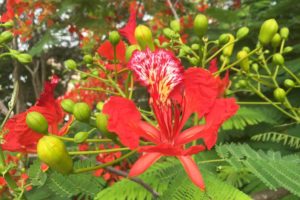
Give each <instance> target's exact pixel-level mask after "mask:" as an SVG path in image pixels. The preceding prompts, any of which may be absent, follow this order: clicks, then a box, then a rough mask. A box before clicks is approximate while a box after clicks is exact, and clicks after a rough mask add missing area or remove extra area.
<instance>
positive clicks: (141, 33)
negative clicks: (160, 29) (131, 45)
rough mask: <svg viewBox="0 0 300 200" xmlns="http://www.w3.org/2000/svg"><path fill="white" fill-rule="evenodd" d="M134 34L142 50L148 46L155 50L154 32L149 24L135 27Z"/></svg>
mask: <svg viewBox="0 0 300 200" xmlns="http://www.w3.org/2000/svg"><path fill="white" fill-rule="evenodd" d="M134 36H135V39H136V41H137V42H138V44H139V46H140V47H141V49H142V50H144V49H146V47H148V48H149V49H151V50H152V51H153V50H154V43H153V39H152V33H151V30H150V29H149V28H148V27H147V26H144V25H138V26H137V27H136V28H135V31H134Z"/></svg>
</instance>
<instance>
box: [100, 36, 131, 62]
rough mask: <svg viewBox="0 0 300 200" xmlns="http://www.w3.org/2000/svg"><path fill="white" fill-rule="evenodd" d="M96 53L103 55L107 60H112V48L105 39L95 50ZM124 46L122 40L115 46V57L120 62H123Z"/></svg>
mask: <svg viewBox="0 0 300 200" xmlns="http://www.w3.org/2000/svg"><path fill="white" fill-rule="evenodd" d="M97 52H98V54H99V55H100V56H102V57H105V58H106V59H107V60H110V61H113V60H114V48H113V45H112V44H111V43H110V42H109V41H108V40H106V41H105V42H104V43H103V44H102V45H101V46H100V47H99V48H98V50H97ZM125 52H126V46H125V43H124V42H123V41H120V42H119V43H118V44H117V46H116V58H117V60H119V61H121V62H125Z"/></svg>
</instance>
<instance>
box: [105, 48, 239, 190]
mask: <svg viewBox="0 0 300 200" xmlns="http://www.w3.org/2000/svg"><path fill="white" fill-rule="evenodd" d="M128 67H129V68H130V69H131V70H133V71H134V73H135V75H136V77H137V79H138V80H139V82H140V83H141V84H142V85H143V86H145V87H146V88H147V89H148V92H149V94H150V99H149V104H150V106H151V108H152V110H153V112H154V114H155V118H156V120H157V123H158V126H153V125H152V124H150V123H147V122H144V121H142V120H141V114H140V112H139V110H138V109H137V107H136V106H135V104H134V103H133V102H132V101H131V100H128V99H125V98H122V97H111V98H110V99H109V101H108V102H107V103H106V104H105V105H104V108H103V112H104V113H106V114H107V115H108V116H109V122H108V129H109V130H110V131H112V132H115V133H116V134H117V135H118V136H119V138H120V140H121V142H122V143H123V144H124V145H125V146H128V147H130V148H131V149H135V148H137V149H138V150H139V151H140V152H144V154H143V155H142V157H140V158H139V159H138V160H137V162H136V163H135V164H134V165H133V167H132V168H131V170H130V173H129V175H130V176H137V175H139V174H141V173H143V172H144V171H145V170H146V169H147V168H149V167H150V166H151V165H152V164H153V163H154V162H156V161H157V160H158V159H159V158H160V157H161V156H176V157H177V158H178V159H179V160H180V162H181V163H182V165H183V167H184V169H185V171H186V172H187V174H188V175H189V177H190V179H191V180H192V181H193V183H194V184H195V185H197V186H198V187H199V188H201V189H204V188H205V185H204V182H203V179H202V176H201V173H200V171H199V169H198V167H197V165H196V163H195V162H194V160H193V159H192V157H191V155H192V154H196V153H198V152H200V151H204V150H205V149H211V148H212V147H213V146H214V145H215V143H216V141H217V133H218V129H219V127H220V126H221V125H222V123H223V122H224V121H225V120H227V119H228V118H230V117H231V116H232V115H234V114H235V112H236V111H237V110H238V105H237V104H236V102H235V99H233V98H219V96H220V90H219V83H218V80H217V78H215V77H214V76H213V75H212V74H211V73H210V72H209V71H207V70H205V69H201V68H195V67H193V68H189V69H187V70H185V71H184V68H183V67H182V65H181V63H180V61H179V60H178V59H177V58H176V57H175V56H174V55H173V53H172V52H169V51H165V50H156V51H155V52H151V51H150V50H149V49H147V50H146V51H135V52H134V53H133V56H132V57H131V60H130V61H129V64H128ZM193 113H197V115H198V118H199V119H201V118H204V119H205V123H204V124H201V125H196V126H193V127H191V128H189V129H187V130H182V129H183V126H184V125H185V123H186V121H187V120H188V119H189V117H190V116H191V114H193ZM140 138H142V139H144V140H147V141H150V142H152V143H153V144H154V145H148V146H140V145H139V139H140ZM198 139H202V140H203V142H204V144H203V145H194V146H191V147H189V148H187V149H186V148H185V147H184V145H185V144H187V143H190V142H192V141H195V140H198Z"/></svg>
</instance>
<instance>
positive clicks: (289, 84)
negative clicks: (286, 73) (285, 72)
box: [283, 79, 295, 88]
mask: <svg viewBox="0 0 300 200" xmlns="http://www.w3.org/2000/svg"><path fill="white" fill-rule="evenodd" d="M283 84H284V86H285V87H286V88H293V87H295V82H294V81H293V80H291V79H285V80H284V82H283Z"/></svg>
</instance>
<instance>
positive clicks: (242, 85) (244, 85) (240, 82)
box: [238, 80, 247, 87]
mask: <svg viewBox="0 0 300 200" xmlns="http://www.w3.org/2000/svg"><path fill="white" fill-rule="evenodd" d="M238 84H239V86H240V87H246V86H247V81H245V80H239V81H238Z"/></svg>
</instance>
